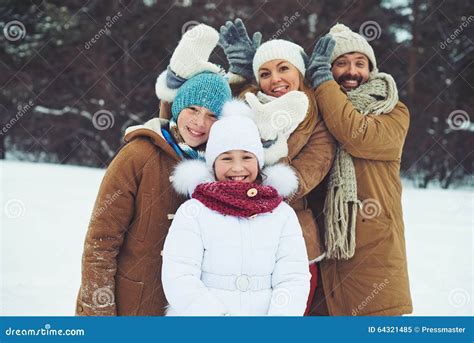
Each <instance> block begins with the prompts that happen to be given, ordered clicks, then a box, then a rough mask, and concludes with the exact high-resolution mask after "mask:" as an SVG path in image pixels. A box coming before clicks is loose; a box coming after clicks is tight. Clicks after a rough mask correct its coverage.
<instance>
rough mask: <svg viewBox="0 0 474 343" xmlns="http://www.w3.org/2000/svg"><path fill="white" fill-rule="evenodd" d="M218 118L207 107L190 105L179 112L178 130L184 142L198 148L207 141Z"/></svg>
mask: <svg viewBox="0 0 474 343" xmlns="http://www.w3.org/2000/svg"><path fill="white" fill-rule="evenodd" d="M216 120H217V117H216V115H215V114H214V113H212V112H211V111H210V110H208V109H207V108H205V107H200V106H190V107H187V108H185V109H183V110H182V111H181V112H180V113H179V115H178V122H177V124H178V130H179V133H180V134H181V137H183V139H184V142H185V143H186V144H188V145H189V146H190V147H192V148H196V147H198V146H200V145H202V144H204V143H206V142H207V139H208V138H209V131H210V130H211V126H212V124H214V123H215V122H216Z"/></svg>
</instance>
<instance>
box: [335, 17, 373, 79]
mask: <svg viewBox="0 0 474 343" xmlns="http://www.w3.org/2000/svg"><path fill="white" fill-rule="evenodd" d="M329 34H330V35H331V36H332V38H333V39H334V40H335V41H336V46H335V47H334V51H333V53H332V55H331V63H332V62H334V61H335V60H336V59H337V58H338V57H339V56H341V55H344V54H347V53H350V52H360V53H361V54H364V55H366V56H367V58H368V59H369V61H370V62H371V63H372V66H373V70H372V72H376V71H377V61H376V60H375V54H374V50H373V49H372V47H371V46H370V44H369V43H368V42H367V40H366V39H365V38H364V37H363V36H361V35H360V34H358V33H356V32H354V31H351V29H350V28H348V27H347V26H346V25H344V24H336V25H334V26H333V27H332V28H331V30H329Z"/></svg>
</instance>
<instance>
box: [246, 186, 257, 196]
mask: <svg viewBox="0 0 474 343" xmlns="http://www.w3.org/2000/svg"><path fill="white" fill-rule="evenodd" d="M257 193H258V191H257V189H256V188H250V189H249V190H248V191H247V196H248V197H249V198H253V197H254V196H256V195H257Z"/></svg>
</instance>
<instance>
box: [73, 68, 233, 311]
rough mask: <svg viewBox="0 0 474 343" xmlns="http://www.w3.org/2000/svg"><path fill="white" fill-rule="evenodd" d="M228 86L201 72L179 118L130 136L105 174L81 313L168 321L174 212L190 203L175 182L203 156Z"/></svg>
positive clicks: (88, 244) (176, 110) (177, 104)
mask: <svg viewBox="0 0 474 343" xmlns="http://www.w3.org/2000/svg"><path fill="white" fill-rule="evenodd" d="M230 98H231V91H230V88H229V85H228V83H227V81H226V80H224V78H223V77H222V76H220V75H217V74H214V73H201V74H198V75H196V76H194V77H192V78H191V79H189V80H187V81H186V82H184V84H183V85H182V86H181V87H180V88H179V90H178V92H177V95H176V97H175V98H174V101H173V103H172V104H171V120H170V121H168V120H163V119H158V118H155V119H151V120H150V121H148V122H147V123H145V124H144V125H138V126H133V127H130V128H128V129H127V130H126V132H125V138H124V140H125V142H126V144H125V146H124V147H123V148H122V149H121V150H120V151H119V153H118V154H117V156H116V157H115V158H114V159H113V161H112V163H111V164H110V166H109V167H108V169H107V172H106V173H105V176H104V179H103V181H102V184H101V186H100V189H99V194H98V196H97V200H96V203H95V208H94V212H93V215H92V218H91V221H90V224H89V229H88V232H87V236H86V241H85V245H84V254H83V258H82V283H81V288H80V290H79V296H78V299H77V307H76V313H77V315H93V316H101V315H109V316H114V315H125V316H130V315H163V314H164V309H165V306H166V300H165V295H164V293H163V289H162V285H161V265H162V261H161V256H160V252H161V250H162V248H163V242H164V239H165V237H166V235H167V233H168V229H169V227H170V224H171V220H172V219H173V214H174V213H175V211H176V210H177V208H178V207H179V206H180V205H181V203H183V202H184V201H185V200H186V199H185V198H184V197H181V196H179V195H177V194H176V193H175V192H174V191H173V190H172V186H171V183H170V175H171V172H172V170H173V168H174V166H175V165H176V164H177V163H178V162H179V161H180V160H182V159H183V158H187V159H197V158H200V157H201V156H203V152H204V148H205V143H206V141H207V138H208V135H209V131H210V128H211V126H212V125H213V123H214V122H215V121H216V120H217V119H218V117H219V116H220V113H221V110H222V107H223V104H224V102H225V101H227V100H229V99H230Z"/></svg>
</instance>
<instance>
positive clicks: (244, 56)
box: [219, 18, 262, 80]
mask: <svg viewBox="0 0 474 343" xmlns="http://www.w3.org/2000/svg"><path fill="white" fill-rule="evenodd" d="M261 41H262V34H261V33H260V32H255V33H254V34H253V36H252V40H250V37H249V35H248V33H247V29H246V28H245V25H244V23H243V22H242V20H241V19H240V18H237V19H236V20H235V21H234V23H232V22H231V21H228V22H227V23H226V24H225V25H223V26H221V28H220V35H219V45H220V46H221V47H222V48H223V49H224V53H225V55H226V57H227V60H228V61H229V71H230V72H231V73H233V74H237V75H240V76H242V77H244V78H245V79H247V80H252V78H253V69H252V62H253V57H254V55H255V52H256V51H257V49H258V47H259V46H260V43H261Z"/></svg>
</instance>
